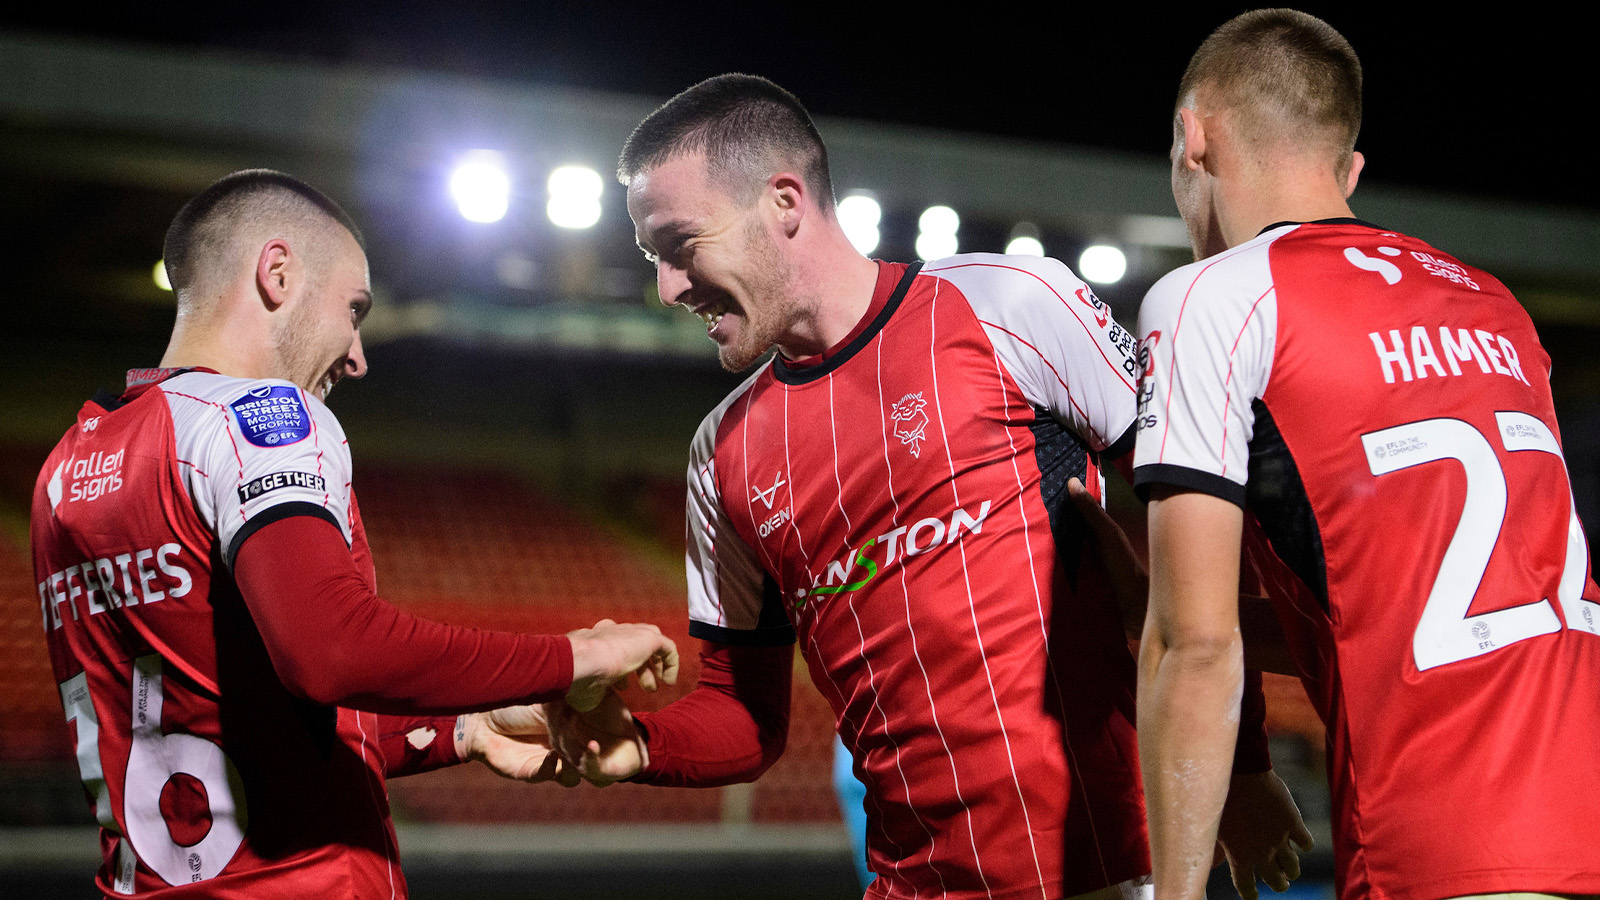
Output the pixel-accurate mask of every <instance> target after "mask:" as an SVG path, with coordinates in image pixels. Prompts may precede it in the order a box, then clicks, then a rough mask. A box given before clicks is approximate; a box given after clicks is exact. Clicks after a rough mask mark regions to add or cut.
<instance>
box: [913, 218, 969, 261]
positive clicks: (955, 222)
mask: <svg viewBox="0 0 1600 900" xmlns="http://www.w3.org/2000/svg"><path fill="white" fill-rule="evenodd" d="M917 227H918V228H919V229H921V233H920V234H918V235H917V256H919V257H921V258H923V259H939V258H940V257H944V256H950V255H952V254H954V253H955V252H956V248H957V247H958V246H959V243H958V242H957V240H956V230H957V229H958V228H960V227H961V217H960V216H958V215H956V211H955V210H953V209H951V208H950V207H948V206H930V207H928V208H927V209H925V210H923V211H922V215H921V216H919V217H918V218H917Z"/></svg>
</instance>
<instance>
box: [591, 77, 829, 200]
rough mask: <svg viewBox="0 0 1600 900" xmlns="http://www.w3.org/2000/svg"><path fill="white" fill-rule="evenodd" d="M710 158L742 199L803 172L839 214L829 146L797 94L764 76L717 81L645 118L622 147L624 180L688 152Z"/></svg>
mask: <svg viewBox="0 0 1600 900" xmlns="http://www.w3.org/2000/svg"><path fill="white" fill-rule="evenodd" d="M699 152H703V153H705V155H706V165H707V169H708V175H709V176H710V178H711V180H712V182H713V183H715V184H717V185H718V186H720V187H721V188H722V189H723V190H724V191H726V192H727V193H728V194H729V195H730V196H732V197H735V198H738V199H740V200H746V199H750V198H753V196H754V195H755V192H756V191H757V190H758V189H759V188H760V187H761V186H762V185H764V184H765V183H766V180H767V179H768V178H769V177H771V176H772V175H773V174H774V173H776V172H779V171H783V170H785V169H789V170H793V171H798V172H799V173H800V175H801V176H802V177H803V178H805V180H806V186H807V187H809V188H810V189H811V191H812V193H813V195H814V196H815V197H816V199H817V205H818V206H819V207H821V208H822V209H823V210H824V211H829V210H832V209H833V182H832V179H831V178H830V176H829V174H828V148H827V147H826V146H825V145H823V143H822V135H821V134H819V133H818V132H817V126H816V125H815V124H814V123H813V122H812V121H811V115H810V114H809V113H807V112H806V108H805V107H804V106H802V105H801V104H800V101H799V100H797V99H796V98H795V96H794V95H793V94H791V93H789V92H788V91H786V90H784V89H783V88H781V87H778V86H777V85H776V84H773V83H772V82H771V81H768V80H767V79H765V78H762V77H760V76H757V75H741V74H737V73H733V74H728V75H718V76H716V77H715V78H708V79H706V80H705V81H702V82H700V83H699V84H697V85H695V86H693V87H691V88H689V89H688V90H685V91H684V92H683V93H681V94H679V95H678V96H676V97H673V98H672V99H671V100H668V101H667V102H666V103H664V104H662V105H661V107H660V108H659V109H657V110H656V111H655V112H653V113H651V114H650V115H649V116H646V117H645V119H644V121H642V122H640V123H639V126H638V127H637V128H635V129H634V130H633V134H632V135H630V136H629V137H628V142H627V143H626V144H624V145H623V147H622V156H621V158H620V159H619V160H618V161H617V180H618V181H621V182H622V183H623V184H628V183H629V182H631V181H632V180H633V178H634V176H635V175H638V174H639V173H640V172H644V171H647V170H649V169H652V168H655V167H656V166H658V165H661V164H662V163H664V162H667V161H668V160H670V159H673V158H675V157H678V156H681V155H684V154H687V153H699Z"/></svg>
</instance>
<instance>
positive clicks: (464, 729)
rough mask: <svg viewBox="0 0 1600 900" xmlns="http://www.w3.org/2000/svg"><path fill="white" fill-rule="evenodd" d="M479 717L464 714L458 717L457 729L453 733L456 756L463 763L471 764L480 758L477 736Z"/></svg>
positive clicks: (473, 714) (474, 714) (472, 714)
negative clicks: (470, 762)
mask: <svg viewBox="0 0 1600 900" xmlns="http://www.w3.org/2000/svg"><path fill="white" fill-rule="evenodd" d="M479 724H480V723H479V722H478V715H477V714H476V713H462V714H461V715H459V716H456V727H455V729H454V730H453V731H452V734H453V735H454V739H455V745H456V756H457V757H458V758H460V759H461V761H462V762H469V761H471V760H475V759H477V758H478V756H477V747H476V746H475V744H476V743H477V735H478V726H479Z"/></svg>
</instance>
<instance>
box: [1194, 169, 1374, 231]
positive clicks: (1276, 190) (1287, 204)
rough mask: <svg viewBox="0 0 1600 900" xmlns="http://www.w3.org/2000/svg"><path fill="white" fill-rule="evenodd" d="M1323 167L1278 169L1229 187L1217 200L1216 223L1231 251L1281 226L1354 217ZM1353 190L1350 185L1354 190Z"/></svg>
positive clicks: (1261, 172)
mask: <svg viewBox="0 0 1600 900" xmlns="http://www.w3.org/2000/svg"><path fill="white" fill-rule="evenodd" d="M1329 176H1330V173H1328V172H1327V171H1326V169H1325V168H1322V167H1320V166H1316V165H1312V166H1309V167H1300V166H1295V165H1293V164H1280V165H1276V166H1272V167H1269V168H1265V169H1263V170H1261V171H1258V172H1255V173H1253V175H1251V176H1249V177H1243V178H1240V179H1238V180H1237V181H1235V182H1233V184H1232V185H1231V187H1232V188H1233V189H1232V190H1226V189H1225V190H1222V191H1221V192H1220V193H1219V195H1218V198H1217V200H1218V203H1217V218H1218V220H1219V222H1220V224H1221V226H1222V236H1223V238H1224V239H1225V240H1226V242H1227V245H1228V246H1229V247H1237V246H1239V245H1240V244H1242V243H1244V242H1246V241H1249V240H1253V239H1254V238H1255V237H1256V235H1259V234H1260V233H1261V231H1262V229H1264V228H1267V227H1268V226H1271V225H1274V224H1277V223H1279V222H1315V221H1318V220H1320V219H1337V218H1353V217H1354V215H1355V214H1354V213H1353V212H1351V211H1350V203H1349V201H1348V199H1347V198H1348V196H1349V194H1348V193H1347V192H1346V191H1345V190H1343V189H1342V188H1341V187H1340V185H1339V183H1338V182H1337V181H1335V180H1334V179H1332V178H1331V177H1329ZM1352 186H1353V185H1352Z"/></svg>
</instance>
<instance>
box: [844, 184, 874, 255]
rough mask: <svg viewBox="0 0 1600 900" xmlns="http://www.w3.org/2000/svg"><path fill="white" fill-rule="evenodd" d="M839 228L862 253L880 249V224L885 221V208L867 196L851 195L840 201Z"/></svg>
mask: <svg viewBox="0 0 1600 900" xmlns="http://www.w3.org/2000/svg"><path fill="white" fill-rule="evenodd" d="M838 213H839V227H840V228H843V229H844V236H845V237H847V238H849V239H850V244H851V245H852V246H854V247H855V248H856V250H857V251H859V252H861V253H864V254H865V253H871V252H872V251H874V250H876V249H878V222H879V221H881V220H882V219H883V208H882V207H880V206H879V205H878V201H876V200H874V199H872V198H871V197H868V196H866V195H865V194H851V195H850V196H848V197H846V198H844V199H843V200H840V201H839V210H838Z"/></svg>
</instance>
